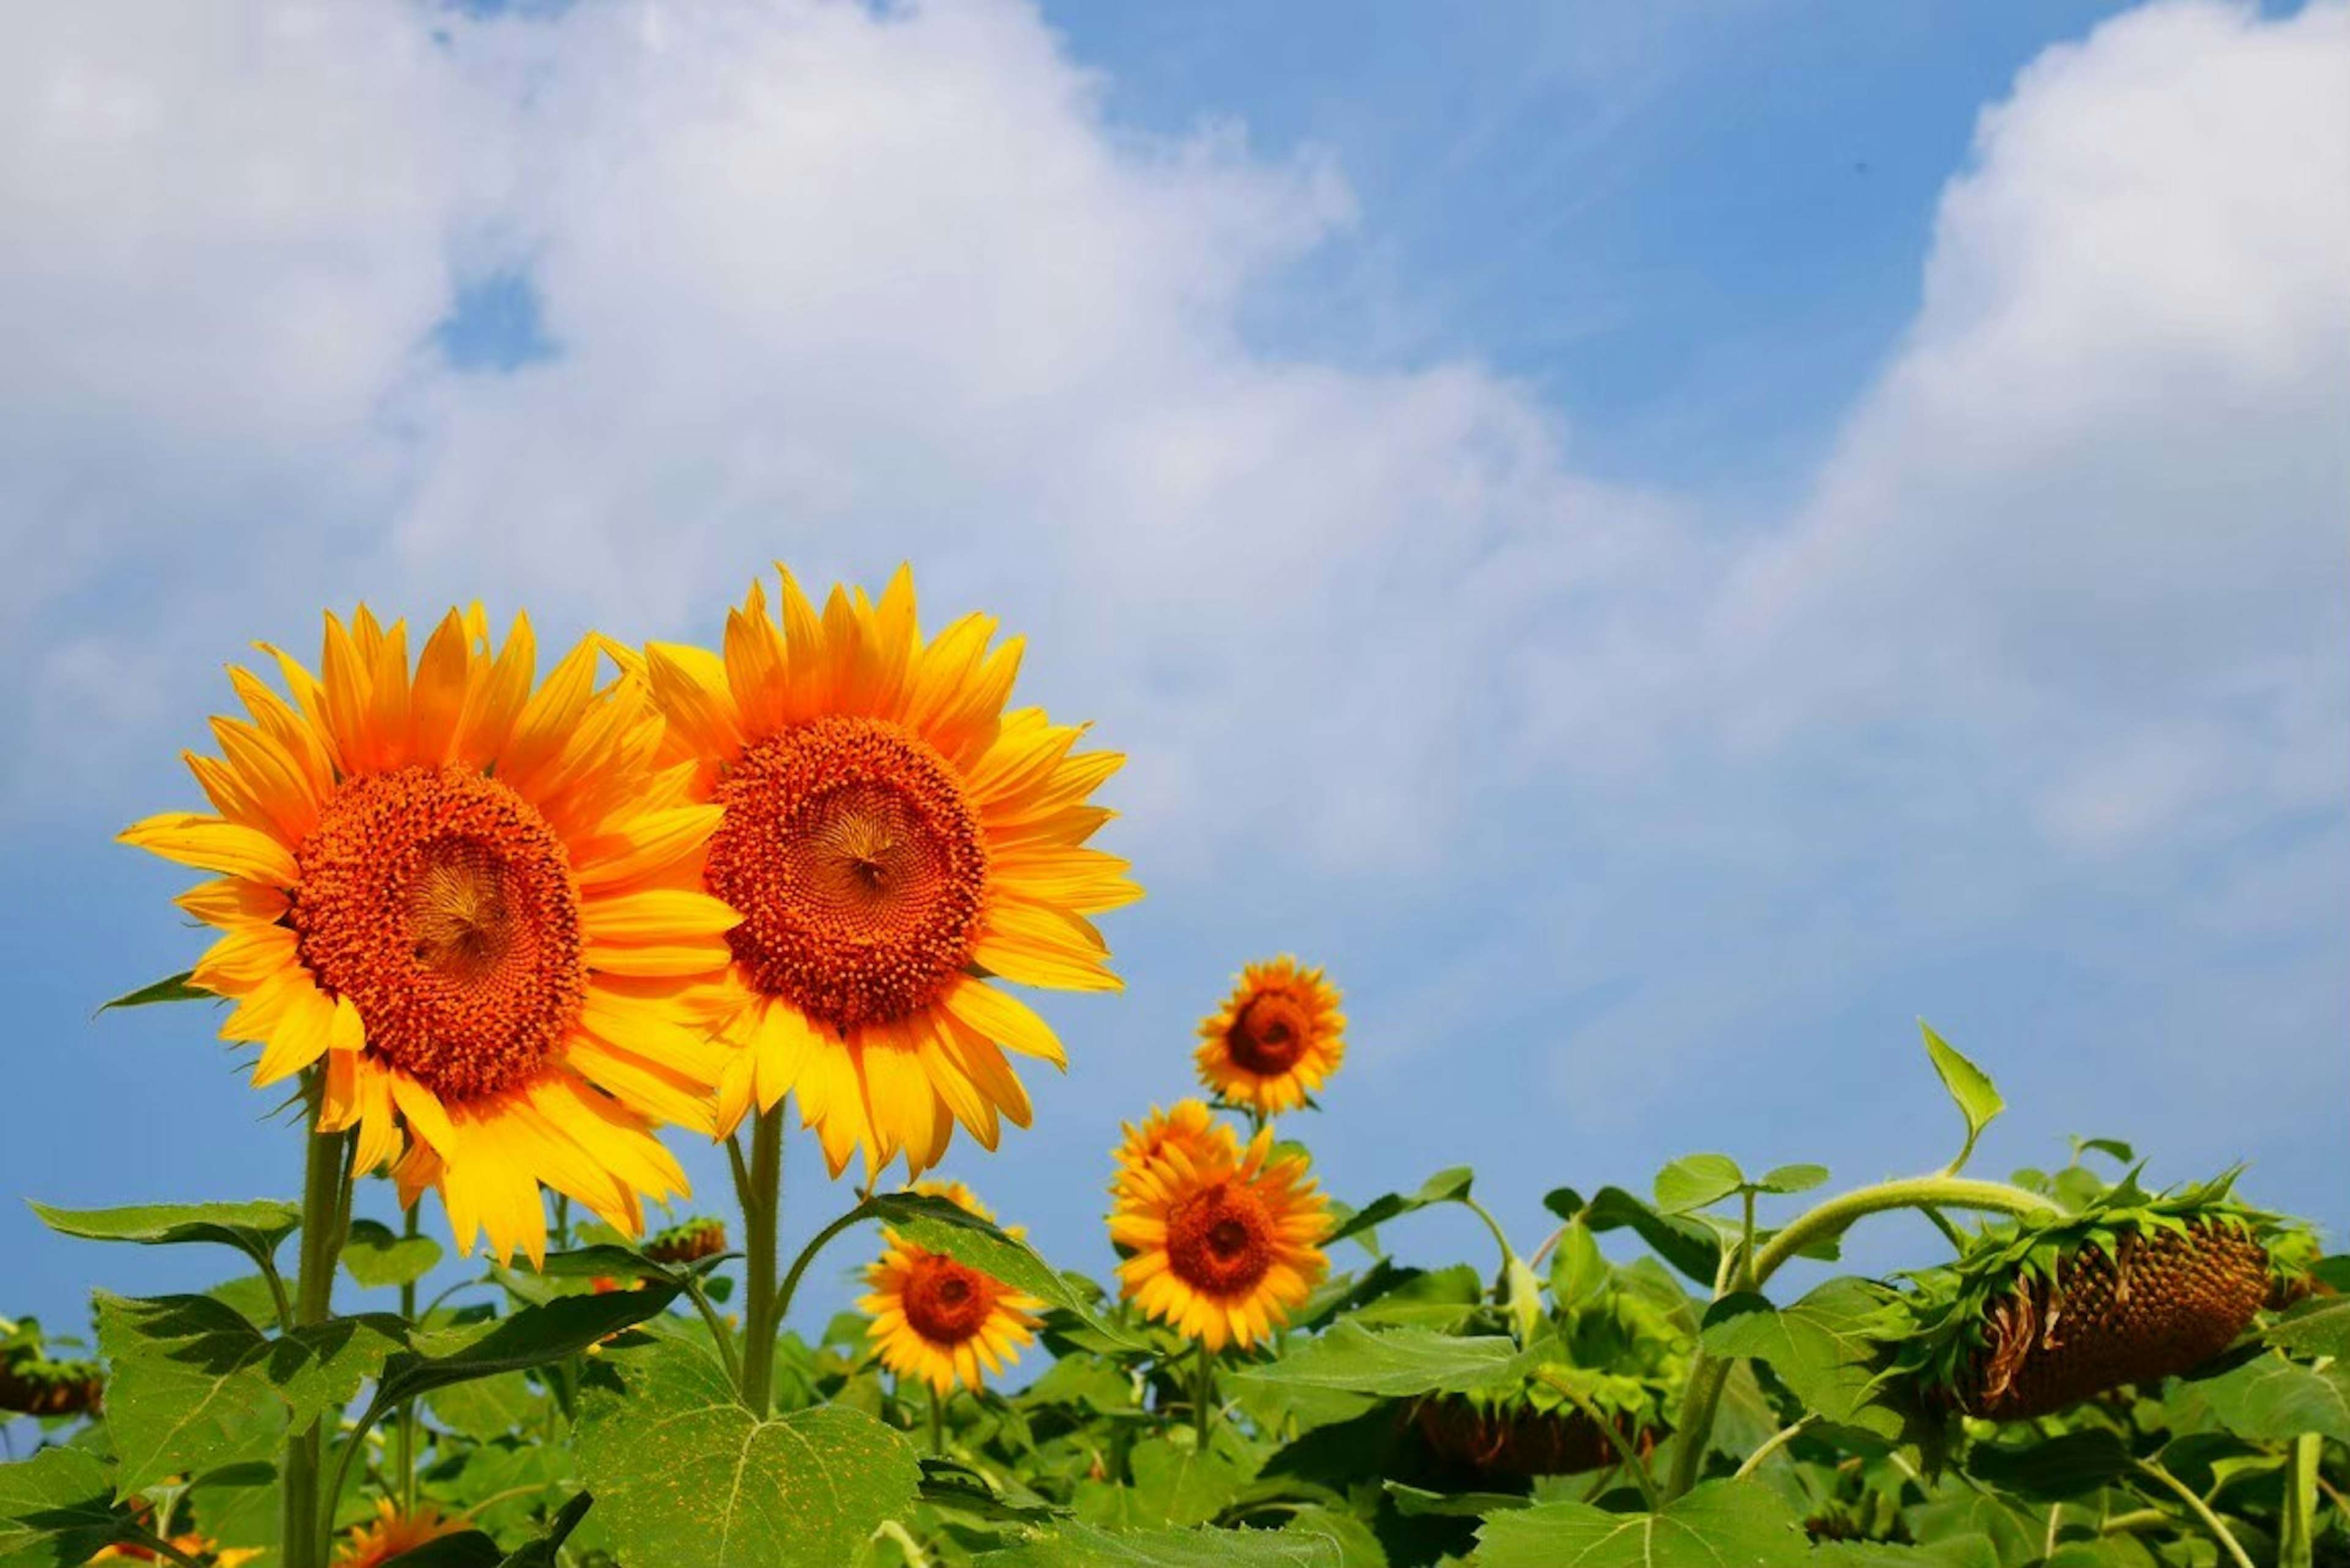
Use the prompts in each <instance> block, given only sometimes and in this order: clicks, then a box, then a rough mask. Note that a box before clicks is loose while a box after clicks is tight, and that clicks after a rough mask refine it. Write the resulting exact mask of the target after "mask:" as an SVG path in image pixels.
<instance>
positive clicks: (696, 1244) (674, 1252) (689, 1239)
mask: <svg viewBox="0 0 2350 1568" xmlns="http://www.w3.org/2000/svg"><path fill="white" fill-rule="evenodd" d="M725 1250H726V1221H725V1220H721V1219H718V1218H716V1217H715V1216H709V1215H705V1216H702V1217H701V1218H698V1219H693V1220H684V1221H683V1222H681V1223H680V1224H676V1225H672V1226H671V1227H670V1228H669V1229H668V1230H666V1231H662V1232H660V1234H659V1235H657V1236H655V1237H653V1238H652V1239H651V1240H650V1241H647V1242H646V1243H645V1256H646V1257H648V1258H650V1259H651V1260H652V1261H653V1262H656V1263H695V1262H701V1261H702V1259H704V1258H714V1257H716V1256H718V1254H719V1253H721V1252H723V1251H725Z"/></svg>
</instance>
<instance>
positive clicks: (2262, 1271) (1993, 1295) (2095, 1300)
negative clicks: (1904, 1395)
mask: <svg viewBox="0 0 2350 1568" xmlns="http://www.w3.org/2000/svg"><path fill="white" fill-rule="evenodd" d="M2227 1187H2228V1181H2227V1179H2222V1180H2220V1181H2218V1182H2213V1183H2210V1184H2209V1185H2207V1186H2203V1187H2196V1188H2189V1189H2182V1190H2178V1191H2174V1192H2168V1193H2164V1194H2161V1195H2158V1196H2157V1195H2150V1194H2147V1193H2146V1192H2144V1191H2142V1190H2140V1189H2138V1188H2137V1185H2136V1184H2135V1183H2134V1182H2125V1183H2123V1184H2122V1185H2121V1186H2119V1187H2116V1188H2113V1189H2108V1190H2107V1191H2106V1192H2105V1193H2103V1194H2101V1195H2099V1196H2098V1197H2097V1198H2095V1199H2093V1200H2092V1201H2091V1202H2090V1203H2089V1204H2088V1205H2087V1207H2085V1209H2084V1210H2081V1211H2080V1212H2078V1213H2074V1214H2067V1215H2064V1216H2062V1217H2060V1218H2056V1219H2054V1220H2042V1219H2022V1220H2012V1221H2009V1222H2006V1223H2004V1224H2002V1225H1999V1226H1996V1227H1993V1228H1992V1229H1991V1231H1988V1232H1986V1234H1985V1236H1984V1238H1983V1239H1982V1241H1981V1242H1979V1243H1978V1244H1977V1245H1975V1246H1974V1247H1972V1248H1970V1250H1969V1251H1968V1252H1967V1253H1966V1255H1965V1256H1963V1257H1961V1258H1960V1259H1959V1260H1958V1261H1957V1262H1954V1263H1951V1264H1950V1265H1948V1266H1946V1267H1945V1268H1942V1269H1939V1270H1935V1271H1931V1272H1929V1273H1927V1274H1925V1275H1922V1276H1920V1277H1919V1280H1918V1288H1917V1289H1916V1290H1915V1291H1914V1292H1912V1293H1910V1295H1909V1296H1908V1298H1907V1301H1906V1303H1905V1307H1906V1312H1907V1314H1908V1321H1909V1324H1911V1328H1910V1332H1909V1333H1908V1335H1907V1337H1906V1343H1904V1344H1901V1345H1898V1348H1897V1349H1896V1351H1895V1355H1894V1364H1895V1366H1897V1367H1898V1368H1900V1369H1902V1370H1904V1371H1907V1372H1908V1373H1909V1374H1911V1375H1912V1376H1915V1377H1916V1378H1917V1379H1918V1380H1919V1381H1921V1382H1922V1383H1923V1384H1924V1385H1925V1387H1926V1389H1927V1391H1928V1393H1929V1396H1930V1397H1933V1398H1935V1399H1936V1400H1938V1401H1939V1402H1940V1403H1942V1404H1944V1405H1946V1406H1955V1407H1958V1408H1959V1409H1961V1410H1963V1411H1965V1412H1966V1413H1967V1414H1969V1415H1970V1416H1981V1417H1987V1418H1989V1419H1992V1420H2011V1419H2015V1418H2019V1417H2029V1416H2042V1415H2047V1414H2050V1413H2052V1412H2054V1411H2057V1410H2061V1409H2063V1408H2064V1407H2066V1406H2068V1405H2072V1404H2075V1403H2077V1402H2079V1401H2080V1400H2083V1399H2085V1398H2088V1397H2091V1396H2093V1395H2095V1394H2100V1393H2103V1392H2104V1391H2105V1390H2106V1389H2108V1388H2114V1387H2118V1386H2122V1385H2124V1384H2130V1383H2147V1382H2152V1381H2154V1380H2156V1379H2158V1378H2161V1377H2166V1376H2171V1375H2172V1374H2174V1373H2182V1372H2187V1371H2190V1370H2192V1369H2193V1368H2194V1367H2196V1366H2199V1365H2201V1364H2202V1363H2203V1362H2205V1361H2208V1360H2210V1358H2211V1357H2212V1356H2214V1355H2218V1354H2219V1353H2220V1351H2222V1350H2224V1349H2226V1348H2227V1347H2228V1345H2229V1344H2230V1342H2231V1341H2233V1340H2234V1339H2235V1337H2236V1336H2237V1335H2238V1334H2241V1333H2242V1332H2243V1331H2244V1329H2245V1328H2246V1327H2247V1326H2249V1325H2250V1324H2251V1321H2252V1318H2253V1316H2254V1314H2257V1313H2258V1312H2259V1311H2260V1309H2261V1307H2262V1303H2263V1302H2264V1301H2266V1299H2267V1297H2268V1294H2269V1290H2270V1267H2269V1256H2268V1250H2267V1247H2266V1245H2265V1244H2264V1239H2265V1237H2266V1236H2267V1235H2268V1233H2269V1232H2270V1231H2271V1230H2272V1225H2273V1220H2272V1217H2271V1216H2269V1215H2266V1214H2263V1213H2262V1212H2261V1211H2259V1210H2251V1209H2248V1208H2245V1207H2244V1206H2242V1205H2241V1204H2238V1203H2235V1202H2233V1201H2231V1200H2230V1199H2229V1198H2228V1197H2227Z"/></svg>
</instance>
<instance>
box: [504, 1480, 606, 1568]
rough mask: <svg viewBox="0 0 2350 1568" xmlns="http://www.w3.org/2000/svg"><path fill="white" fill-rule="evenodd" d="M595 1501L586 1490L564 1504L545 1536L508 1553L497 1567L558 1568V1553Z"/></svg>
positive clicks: (547, 1528) (548, 1526)
mask: <svg viewBox="0 0 2350 1568" xmlns="http://www.w3.org/2000/svg"><path fill="white" fill-rule="evenodd" d="M595 1502H596V1500H595V1498H594V1497H592V1496H591V1495H589V1494H588V1493H587V1492H584V1491H583V1492H581V1493H580V1494H579V1495H578V1496H577V1497H575V1498H573V1499H572V1500H571V1501H569V1502H567V1503H565V1504H564V1505H563V1507H562V1509H561V1511H558V1512H557V1513H556V1516H555V1518H554V1520H553V1521H552V1522H550V1523H549V1524H548V1525H547V1527H546V1534H545V1535H544V1536H542V1537H540V1538H539V1539H538V1540H536V1541H534V1542H531V1543H530V1544H529V1545H527V1546H524V1547H521V1548H518V1549H517V1550H515V1552H511V1553H509V1554H508V1555H507V1557H506V1559H505V1561H504V1562H503V1563H499V1564H498V1568H556V1563H557V1562H558V1561H560V1559H559V1558H558V1557H557V1555H556V1553H557V1552H558V1551H559V1550H560V1549H561V1547H562V1545H563V1543H564V1542H566V1541H568V1540H569V1539H570V1538H571V1532H573V1531H575V1530H577V1529H578V1528H579V1521H580V1520H582V1519H584V1518H586V1517H587V1511H588V1509H590V1508H592V1507H593V1506H595Z"/></svg>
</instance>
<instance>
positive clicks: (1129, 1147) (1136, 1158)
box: [1109, 1100, 1240, 1197]
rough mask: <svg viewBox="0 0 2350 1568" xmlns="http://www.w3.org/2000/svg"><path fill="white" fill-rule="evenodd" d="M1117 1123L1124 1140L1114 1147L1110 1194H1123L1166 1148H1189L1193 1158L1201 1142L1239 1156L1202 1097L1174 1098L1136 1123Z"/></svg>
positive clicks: (1155, 1163)
mask: <svg viewBox="0 0 2350 1568" xmlns="http://www.w3.org/2000/svg"><path fill="white" fill-rule="evenodd" d="M1120 1127H1121V1130H1122V1131H1124V1132H1125V1134H1126V1141H1125V1142H1124V1143H1122V1144H1120V1145H1118V1153H1117V1156H1116V1158H1117V1161H1118V1170H1117V1173H1116V1174H1115V1175H1113V1176H1112V1177H1111V1178H1110V1183H1109V1190H1110V1195H1111V1196H1112V1197H1118V1196H1121V1195H1123V1194H1124V1193H1125V1192H1126V1190H1127V1189H1128V1187H1130V1186H1131V1185H1132V1184H1133V1182H1134V1179H1135V1177H1136V1176H1137V1175H1138V1174H1139V1173H1140V1172H1142V1171H1145V1170H1149V1169H1151V1168H1155V1167H1156V1166H1158V1165H1159V1163H1160V1162H1161V1161H1163V1160H1164V1159H1165V1158H1166V1157H1167V1151H1168V1150H1169V1149H1170V1148H1184V1149H1190V1150H1191V1151H1193V1154H1194V1157H1195V1158H1196V1157H1197V1156H1198V1153H1199V1151H1200V1150H1201V1148H1202V1147H1203V1146H1206V1145H1209V1144H1220V1145H1221V1147H1222V1150H1223V1157H1224V1158H1226V1159H1228V1160H1233V1161H1237V1160H1238V1159H1239V1158H1240V1141H1239V1139H1238V1138H1237V1137H1234V1136H1233V1133H1232V1128H1231V1127H1226V1126H1225V1125H1224V1124H1223V1123H1222V1122H1220V1121H1218V1120H1216V1114H1215V1112H1213V1111H1211V1110H1210V1109H1209V1108H1208V1103H1207V1102H1206V1101H1205V1100H1178V1101H1176V1102H1175V1104H1174V1105H1173V1106H1170V1107H1169V1108H1168V1109H1166V1110H1163V1111H1162V1110H1160V1109H1159V1107H1158V1106H1151V1107H1150V1114H1149V1116H1145V1117H1143V1118H1142V1122H1141V1125H1140V1126H1137V1125H1136V1124H1134V1123H1132V1122H1125V1123H1121V1124H1120Z"/></svg>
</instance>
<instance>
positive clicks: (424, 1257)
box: [343, 1220, 441, 1290]
mask: <svg viewBox="0 0 2350 1568" xmlns="http://www.w3.org/2000/svg"><path fill="white" fill-rule="evenodd" d="M439 1262H441V1243H440V1242H438V1241H434V1240H433V1239H432V1237H430V1236H403V1235H401V1234H400V1232H399V1231H395V1230H393V1229H392V1228H391V1227H390V1226H389V1225H386V1224H382V1223H380V1221H378V1220H352V1221H351V1233H350V1236H349V1238H348V1240H347V1241H344V1243H343V1267H344V1268H345V1269H347V1270H348V1271H349V1272H350V1276H351V1278H353V1279H355V1280H357V1281H358V1282H359V1283H360V1284H361V1285H363V1286H365V1287H366V1288H367V1289H369V1290H380V1289H382V1288H384V1287H386V1286H396V1285H412V1284H414V1283H415V1282H417V1281H419V1280H421V1279H422V1278H423V1277H424V1276H425V1275H427V1274H429V1273H431V1272H432V1269H433V1266H434V1265H435V1264H437V1263H439Z"/></svg>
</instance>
